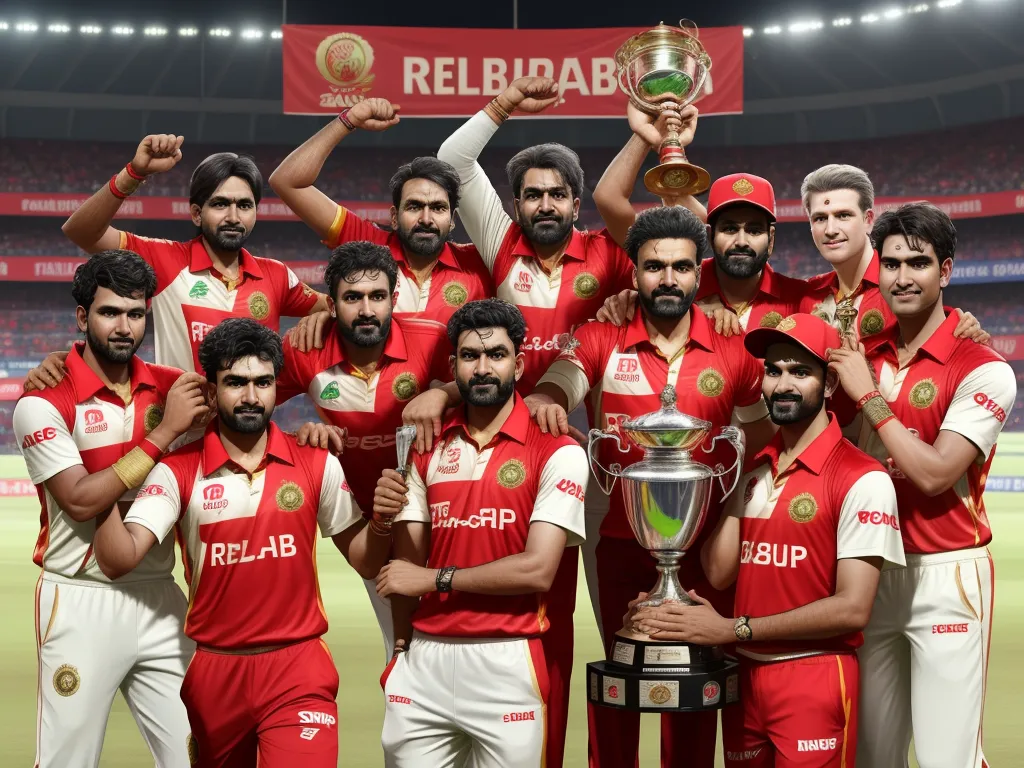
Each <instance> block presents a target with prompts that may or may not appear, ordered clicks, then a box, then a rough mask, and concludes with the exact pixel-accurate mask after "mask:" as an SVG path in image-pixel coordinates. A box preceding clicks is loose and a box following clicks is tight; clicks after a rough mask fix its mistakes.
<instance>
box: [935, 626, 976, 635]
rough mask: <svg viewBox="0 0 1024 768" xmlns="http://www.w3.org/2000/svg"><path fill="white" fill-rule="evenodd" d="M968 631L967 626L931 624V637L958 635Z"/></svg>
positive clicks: (969, 629)
mask: <svg viewBox="0 0 1024 768" xmlns="http://www.w3.org/2000/svg"><path fill="white" fill-rule="evenodd" d="M970 631H971V628H970V626H969V625H967V624H932V634H933V635H959V634H963V633H964V632H970Z"/></svg>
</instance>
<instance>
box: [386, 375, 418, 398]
mask: <svg viewBox="0 0 1024 768" xmlns="http://www.w3.org/2000/svg"><path fill="white" fill-rule="evenodd" d="M419 392H420V384H419V382H418V381H416V375H415V374H414V373H412V372H410V371H406V372H405V373H400V374H398V375H397V376H395V380H394V381H393V382H392V383H391V394H393V395H394V396H395V398H396V399H397V400H403V401H404V400H411V399H412V398H414V397H415V396H416V395H418V394H419Z"/></svg>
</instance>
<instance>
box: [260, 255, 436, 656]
mask: <svg viewBox="0 0 1024 768" xmlns="http://www.w3.org/2000/svg"><path fill="white" fill-rule="evenodd" d="M398 273H399V268H398V264H397V263H396V261H395V259H394V257H393V256H392V252H391V251H390V250H389V249H388V248H387V247H386V246H384V245H378V244H375V243H370V242H367V241H353V242H348V243H344V244H343V245H340V246H338V247H337V248H336V249H335V250H334V252H333V253H332V254H331V258H330V261H329V262H328V264H327V270H326V272H325V273H324V280H325V282H326V283H327V288H328V292H329V299H328V302H329V306H330V308H331V312H332V313H333V314H334V315H336V319H334V320H332V321H331V322H330V323H329V324H328V325H327V326H325V327H324V329H323V334H324V342H323V347H322V348H321V349H316V348H315V347H314V348H310V349H309V350H308V351H306V352H301V351H299V349H298V348H296V347H295V346H294V345H293V344H292V342H291V340H290V339H289V340H286V341H285V343H284V359H285V365H284V368H283V369H282V370H281V372H280V376H279V380H278V385H277V386H278V401H279V402H282V403H283V402H285V401H286V400H288V399H290V398H292V397H295V396H297V395H301V394H303V393H305V394H306V395H308V397H309V399H310V400H311V401H312V402H313V404H314V405H315V406H316V409H317V412H318V413H319V414H320V417H321V419H323V421H325V422H326V423H328V424H333V425H335V426H337V427H341V428H343V429H346V430H347V431H348V437H347V441H346V445H345V452H344V453H343V454H342V456H341V464H342V467H343V468H344V469H345V470H346V475H347V477H348V478H349V483H350V484H351V487H352V493H353V495H354V496H355V500H356V503H357V504H358V506H359V507H360V509H363V510H366V511H367V512H368V511H369V510H371V509H372V507H373V493H374V488H375V486H376V483H377V478H379V477H380V475H381V472H383V470H384V469H388V468H390V469H394V468H395V466H396V464H397V461H398V456H397V450H396V448H395V430H396V429H397V428H398V427H400V426H402V409H403V408H404V407H405V405H406V404H407V403H408V402H409V401H410V400H411V399H412V398H413V397H415V396H416V395H417V394H419V393H420V392H423V391H425V390H426V389H428V388H429V387H430V386H431V385H432V384H436V383H440V382H442V381H449V380H450V379H451V367H450V366H449V364H448V359H449V356H450V352H449V350H450V347H449V344H448V338H447V336H446V334H445V330H444V326H443V325H441V324H440V323H436V322H432V321H427V320H416V319H414V318H409V319H402V318H397V317H394V315H393V307H392V300H391V297H392V295H393V293H394V288H395V285H396V282H397V280H398ZM376 575H377V574H376V573H373V574H371V576H370V577H368V578H367V580H366V589H367V592H368V594H369V595H370V602H371V603H372V604H373V608H374V612H375V613H376V615H377V622H378V624H379V625H380V627H381V633H382V634H383V636H384V646H385V654H386V658H388V659H390V658H391V652H392V649H393V647H394V644H395V640H394V631H393V628H392V624H391V606H390V605H389V604H388V603H387V602H386V601H382V600H381V599H380V598H379V597H378V596H377V589H376V585H375V583H374V582H373V581H372V577H373V576H376Z"/></svg>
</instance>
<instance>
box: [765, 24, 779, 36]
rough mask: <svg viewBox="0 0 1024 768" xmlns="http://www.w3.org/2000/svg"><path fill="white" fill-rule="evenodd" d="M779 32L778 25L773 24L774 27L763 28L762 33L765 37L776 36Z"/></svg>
mask: <svg viewBox="0 0 1024 768" xmlns="http://www.w3.org/2000/svg"><path fill="white" fill-rule="evenodd" d="M781 31H782V27H780V26H779V25H778V24H775V25H773V26H771V27H765V28H764V33H765V34H766V35H777V34H779V32H781Z"/></svg>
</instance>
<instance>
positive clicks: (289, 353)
mask: <svg viewBox="0 0 1024 768" xmlns="http://www.w3.org/2000/svg"><path fill="white" fill-rule="evenodd" d="M331 332H332V333H333V328H332V329H331ZM283 348H284V366H282V368H281V373H280V374H279V375H278V377H277V404H278V405H281V404H282V403H284V402H287V401H288V400H291V399H292V398H293V397H295V396H297V395H301V394H303V393H304V392H305V391H306V390H307V389H308V388H309V384H310V382H311V381H312V380H313V375H312V374H310V368H311V366H310V359H309V356H310V353H302V352H299V351H298V350H297V349H295V347H293V346H292V343H291V341H289V340H288V338H287V337H286V338H285V339H284V340H283Z"/></svg>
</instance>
